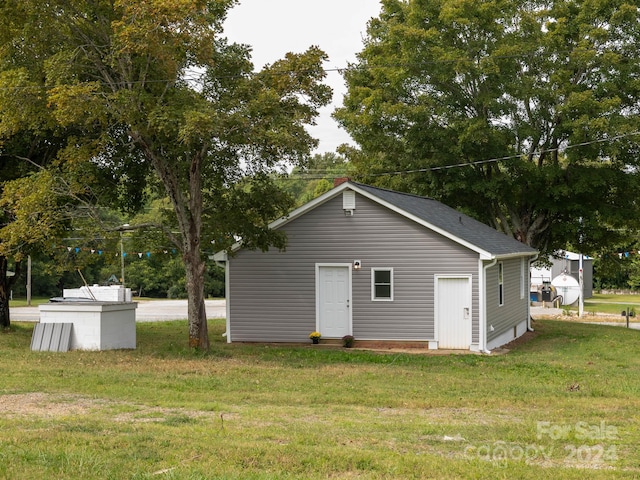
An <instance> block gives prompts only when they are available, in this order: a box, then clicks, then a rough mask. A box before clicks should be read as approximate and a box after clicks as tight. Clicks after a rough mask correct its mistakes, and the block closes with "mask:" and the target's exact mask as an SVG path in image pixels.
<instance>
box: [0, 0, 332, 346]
mask: <svg viewBox="0 0 640 480" xmlns="http://www.w3.org/2000/svg"><path fill="white" fill-rule="evenodd" d="M235 3H236V0H209V1H204V0H180V1H175V0H149V1H141V2H130V1H125V0H96V1H78V0H64V1H57V2H44V3H42V2H39V1H36V0H21V1H17V0H13V1H12V0H8V1H6V2H4V3H3V5H4V6H3V8H2V9H1V10H0V17H2V18H0V25H2V24H8V23H11V22H12V21H13V20H12V18H15V17H21V18H24V19H25V20H24V22H22V24H21V26H20V28H18V29H14V34H13V35H12V36H11V38H9V39H7V40H5V41H4V44H3V45H2V46H1V48H2V49H1V50H0V54H1V55H2V57H3V58H2V59H1V60H0V62H1V63H0V65H1V66H2V70H3V74H4V75H13V76H16V75H21V76H23V77H24V80H23V82H22V83H20V84H18V85H17V86H16V87H15V88H14V89H13V91H12V92H11V93H12V95H14V96H15V97H19V96H20V95H23V94H25V93H26V92H29V91H31V90H30V87H31V86H33V85H37V86H39V87H42V88H41V89H39V90H38V95H39V98H41V99H42V103H43V105H44V106H42V105H40V106H39V108H38V109H37V110H36V111H35V115H37V116H41V117H42V118H45V117H46V118H50V119H51V121H52V125H53V127H54V128H55V129H57V131H69V130H70V129H73V130H74V131H76V133H75V134H74V135H69V136H66V137H65V143H64V145H63V146H62V148H60V149H59V150H58V152H57V155H56V158H57V161H58V164H59V165H66V166H67V168H66V169H65V173H66V174H67V175H72V176H74V175H75V176H74V177H73V178H74V179H75V180H78V181H81V180H82V179H83V178H84V177H82V175H80V174H78V173H77V172H78V171H79V170H81V171H83V170H84V169H86V168H87V167H86V164H87V162H89V163H90V164H91V168H90V170H91V171H92V172H93V171H98V172H100V171H102V172H103V174H104V175H105V176H107V177H109V178H111V179H112V181H113V182H114V192H113V193H114V195H115V194H116V193H117V188H116V185H120V186H123V185H124V188H125V190H127V188H128V189H129V190H130V191H132V192H139V191H142V189H143V185H142V184H140V183H137V184H136V182H131V181H128V182H124V184H123V183H122V182H121V180H122V176H120V177H116V176H115V175H114V172H118V173H121V174H123V175H124V176H125V177H127V178H129V172H132V173H131V174H132V176H133V178H135V179H136V180H137V181H139V182H141V181H142V180H143V179H145V178H149V179H150V180H151V186H152V188H153V187H157V188H159V189H160V190H161V191H162V192H163V193H164V194H166V196H167V197H168V199H169V201H170V205H171V211H169V212H167V215H166V217H165V218H166V219H165V222H163V223H162V224H161V225H156V227H158V228H159V229H161V230H162V232H163V233H164V235H166V236H167V237H168V238H169V239H170V241H172V242H173V244H174V245H175V246H176V248H177V249H178V250H179V251H180V252H181V254H182V258H183V260H184V263H185V270H186V287H187V294H188V304H189V307H188V316H189V343H190V345H191V346H192V347H196V348H202V349H207V348H208V347H209V339H208V333H207V323H206V314H205V308H204V294H203V283H204V281H203V279H204V272H205V268H206V265H205V261H204V257H203V248H208V249H209V250H210V249H211V246H212V242H213V243H214V245H215V248H220V249H223V248H226V247H228V246H229V245H230V244H231V243H233V242H234V241H236V240H237V239H238V238H241V239H242V241H243V242H244V243H245V244H246V245H247V246H248V247H259V248H266V247H267V246H268V245H269V244H275V245H278V246H283V245H284V239H283V238H282V237H281V236H279V235H278V234H276V233H275V232H271V231H270V230H269V229H268V228H267V225H268V223H269V221H271V220H272V219H273V218H274V217H276V216H278V215H279V214H281V213H282V212H283V211H284V209H286V208H287V207H288V206H289V198H288V197H287V196H286V195H284V194H283V193H282V192H281V190H280V189H279V188H277V186H276V185H275V182H274V177H273V175H272V173H273V171H274V170H276V169H278V168H279V167H280V166H282V165H284V164H286V163H293V164H296V163H298V162H300V161H301V160H302V159H303V158H304V157H305V156H306V155H308V153H309V151H310V150H311V148H313V146H315V144H316V142H315V140H314V139H312V138H311V137H310V136H309V135H308V133H307V132H306V131H305V128H304V126H305V124H309V123H312V122H313V120H314V118H315V116H316V115H317V113H318V108H319V107H321V106H323V105H325V104H327V103H328V102H329V100H330V97H331V92H330V89H329V88H328V87H326V86H324V85H322V84H321V81H322V79H323V78H324V75H325V73H324V71H323V70H322V61H323V60H324V59H325V54H324V53H323V52H322V51H321V50H319V49H318V48H316V47H311V48H309V49H308V50H307V51H306V52H304V53H302V54H287V55H286V57H285V58H284V59H283V60H280V61H277V62H275V63H274V64H273V65H270V66H267V67H265V68H264V69H263V70H262V71H260V72H257V73H254V72H253V65H252V64H251V61H250V48H249V47H248V46H244V45H238V44H231V43H229V42H228V41H227V40H226V38H225V37H224V36H223V32H222V22H223V20H224V18H225V15H226V12H227V11H228V9H229V8H231V7H232V6H233V5H234V4H235ZM34 45H35V46H36V47H37V48H38V55H32V54H31V53H32V50H33V48H34V47H33V46H34ZM24 58H29V59H30V60H31V61H35V62H36V63H37V65H38V68H37V69H36V68H33V67H25V66H24V65H22V64H21V63H22V60H23V59H24ZM35 71H37V72H39V76H34V75H33V72H35ZM0 109H1V106H0ZM2 115H8V117H9V118H10V119H11V118H12V112H11V111H8V110H6V109H2ZM28 129H29V126H28V125H25V126H23V127H22V128H17V129H15V131H13V132H11V135H12V136H16V135H21V134H23V133H24V131H25V130H28ZM83 165H84V167H82V166H83ZM147 171H148V172H152V174H153V175H150V176H146V177H145V172H147ZM88 183H89V182H88ZM132 185H133V186H134V188H133V189H131V186H132ZM130 207H131V205H130Z"/></svg>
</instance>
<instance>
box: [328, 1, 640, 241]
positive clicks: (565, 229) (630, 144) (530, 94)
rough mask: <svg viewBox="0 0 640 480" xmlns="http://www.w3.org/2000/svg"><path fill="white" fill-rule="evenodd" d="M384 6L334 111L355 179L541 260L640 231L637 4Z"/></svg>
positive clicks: (444, 3) (639, 22) (393, 3)
mask: <svg viewBox="0 0 640 480" xmlns="http://www.w3.org/2000/svg"><path fill="white" fill-rule="evenodd" d="M382 4H383V7H382V13H381V14H380V17H379V18H376V19H372V20H371V21H370V23H369V26H368V36H367V38H366V41H365V47H364V49H363V50H362V52H361V53H360V54H359V56H358V62H357V63H356V64H355V65H352V66H351V68H349V69H348V70H347V72H346V74H345V77H346V80H347V84H348V93H347V95H346V97H345V101H344V106H343V107H342V108H340V109H338V110H337V112H336V113H335V116H336V117H337V119H338V120H339V121H340V122H341V124H342V125H343V126H344V127H345V128H346V130H347V131H348V132H349V133H350V134H351V135H352V137H353V138H354V139H355V141H356V142H357V144H358V148H356V149H353V148H352V149H351V151H350V158H351V160H352V163H353V165H354V167H355V172H356V174H357V175H359V176H360V177H359V178H363V179H367V180H368V181H371V182H375V183H378V184H380V185H384V186H389V187H393V188H397V189H401V190H407V191H410V192H413V193H418V194H423V195H430V196H433V197H435V198H438V199H440V200H442V201H444V202H445V203H447V204H449V205H451V206H454V207H457V208H461V209H464V210H466V211H468V212H469V213H471V214H472V215H474V216H476V217H477V218H479V219H481V220H483V221H485V222H486V223H489V224H491V225H493V226H494V227H496V228H498V229H499V230H501V231H503V232H505V233H507V234H510V235H513V236H514V237H515V238H517V239H519V240H521V241H523V242H525V243H527V244H529V245H531V246H533V247H536V248H539V249H541V250H547V249H548V250H553V249H555V248H558V247H565V246H566V245H567V244H573V245H574V246H577V245H578V244H580V245H579V246H580V248H582V249H584V250H591V251H593V249H594V248H596V247H597V246H599V245H602V244H603V243H605V242H608V241H610V240H611V239H612V238H615V237H616V236H617V235H618V234H619V232H620V231H621V230H620V229H619V228H618V227H620V226H621V225H625V226H628V225H629V223H630V222H635V221H636V220H635V219H637V218H638V215H637V212H638V210H637V209H638V205H637V202H636V201H635V194H634V192H635V191H636V189H637V186H638V184H637V173H638V168H637V165H638V162H639V160H640V156H639V155H638V154H639V153H640V152H639V151H640V149H639V145H640V144H639V142H638V141H639V140H640V136H639V130H640V129H639V128H638V125H640V9H639V6H640V2H638V1H637V0H551V1H537V0H533V1H530V0H527V1H524V0H494V1H477V0H406V1H400V0H383V2H382Z"/></svg>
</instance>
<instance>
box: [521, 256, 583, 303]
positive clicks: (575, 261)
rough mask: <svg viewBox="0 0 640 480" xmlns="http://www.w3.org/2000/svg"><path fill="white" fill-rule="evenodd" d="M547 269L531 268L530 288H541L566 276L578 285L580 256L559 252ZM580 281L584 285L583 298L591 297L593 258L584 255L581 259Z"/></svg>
mask: <svg viewBox="0 0 640 480" xmlns="http://www.w3.org/2000/svg"><path fill="white" fill-rule="evenodd" d="M550 260H551V262H552V265H551V267H549V268H533V267H532V268H531V288H532V289H536V288H539V287H542V286H543V285H544V284H545V283H547V284H550V283H551V282H552V281H553V279H554V278H556V277H558V276H560V275H562V274H566V275H568V276H570V277H573V278H575V280H576V281H577V282H578V283H580V254H579V253H573V252H567V251H561V252H557V254H556V255H555V256H554V257H552V258H551V259H550ZM582 281H583V285H584V293H583V295H584V298H591V297H592V296H593V258H591V257H589V256H587V255H584V256H583V258H582Z"/></svg>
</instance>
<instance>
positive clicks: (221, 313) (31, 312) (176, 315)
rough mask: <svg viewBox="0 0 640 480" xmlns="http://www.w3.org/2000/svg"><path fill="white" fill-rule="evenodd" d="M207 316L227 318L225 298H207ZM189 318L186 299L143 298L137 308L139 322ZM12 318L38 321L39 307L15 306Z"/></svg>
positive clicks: (13, 319)
mask: <svg viewBox="0 0 640 480" xmlns="http://www.w3.org/2000/svg"><path fill="white" fill-rule="evenodd" d="M205 304H206V308H207V318H225V317H226V313H227V309H226V302H225V301H224V300H206V301H205ZM183 318H187V301H186V300H143V301H140V302H138V308H137V309H136V321H137V322H159V321H163V320H180V319H183ZM11 320H12V321H16V322H37V321H39V320H40V311H39V310H38V307H13V308H11Z"/></svg>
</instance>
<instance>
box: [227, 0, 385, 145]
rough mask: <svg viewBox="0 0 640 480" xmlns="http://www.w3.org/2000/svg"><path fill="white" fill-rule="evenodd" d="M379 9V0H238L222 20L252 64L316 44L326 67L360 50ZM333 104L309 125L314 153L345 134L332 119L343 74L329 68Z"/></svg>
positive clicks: (341, 64)
mask: <svg viewBox="0 0 640 480" xmlns="http://www.w3.org/2000/svg"><path fill="white" fill-rule="evenodd" d="M379 13H380V3H379V0H240V4H239V5H238V6H236V7H235V8H233V9H232V10H231V11H230V12H229V15H228V19H227V22H226V23H225V34H226V36H227V37H228V38H229V40H231V41H234V42H238V43H245V44H249V45H251V46H252V48H253V54H252V59H253V63H254V65H255V67H256V69H260V68H262V67H263V66H264V65H265V64H271V63H273V62H274V61H276V60H278V59H280V58H282V57H284V55H285V54H286V53H287V52H294V53H301V52H304V51H305V50H306V49H307V48H308V47H309V46H311V45H317V46H319V47H320V48H321V49H322V50H324V51H325V52H326V53H327V55H329V61H328V62H327V63H325V68H326V69H335V68H343V67H345V66H346V65H347V63H348V62H354V61H355V59H356V53H357V52H359V51H360V50H362V39H363V38H364V36H365V34H366V29H367V22H368V20H369V19H370V18H371V17H377V16H378V14H379ZM326 82H327V84H329V85H330V86H331V88H333V104H332V105H330V106H329V107H326V108H324V109H322V111H321V114H320V117H319V118H318V125H317V126H315V127H312V128H311V129H310V132H311V134H312V135H313V136H314V137H316V138H318V139H319V140H320V145H319V147H318V149H317V152H318V153H324V152H333V151H335V149H336V147H337V146H338V145H340V144H341V143H352V142H351V139H350V137H349V135H348V134H347V133H346V132H345V131H344V130H342V129H340V128H339V127H338V125H337V123H336V122H335V121H333V119H332V118H331V113H332V112H333V110H334V109H335V108H336V106H339V105H341V104H342V97H343V95H344V94H345V92H346V88H345V86H344V80H343V78H342V76H341V75H340V74H339V73H338V72H335V71H332V72H329V73H328V75H327V78H326Z"/></svg>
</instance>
